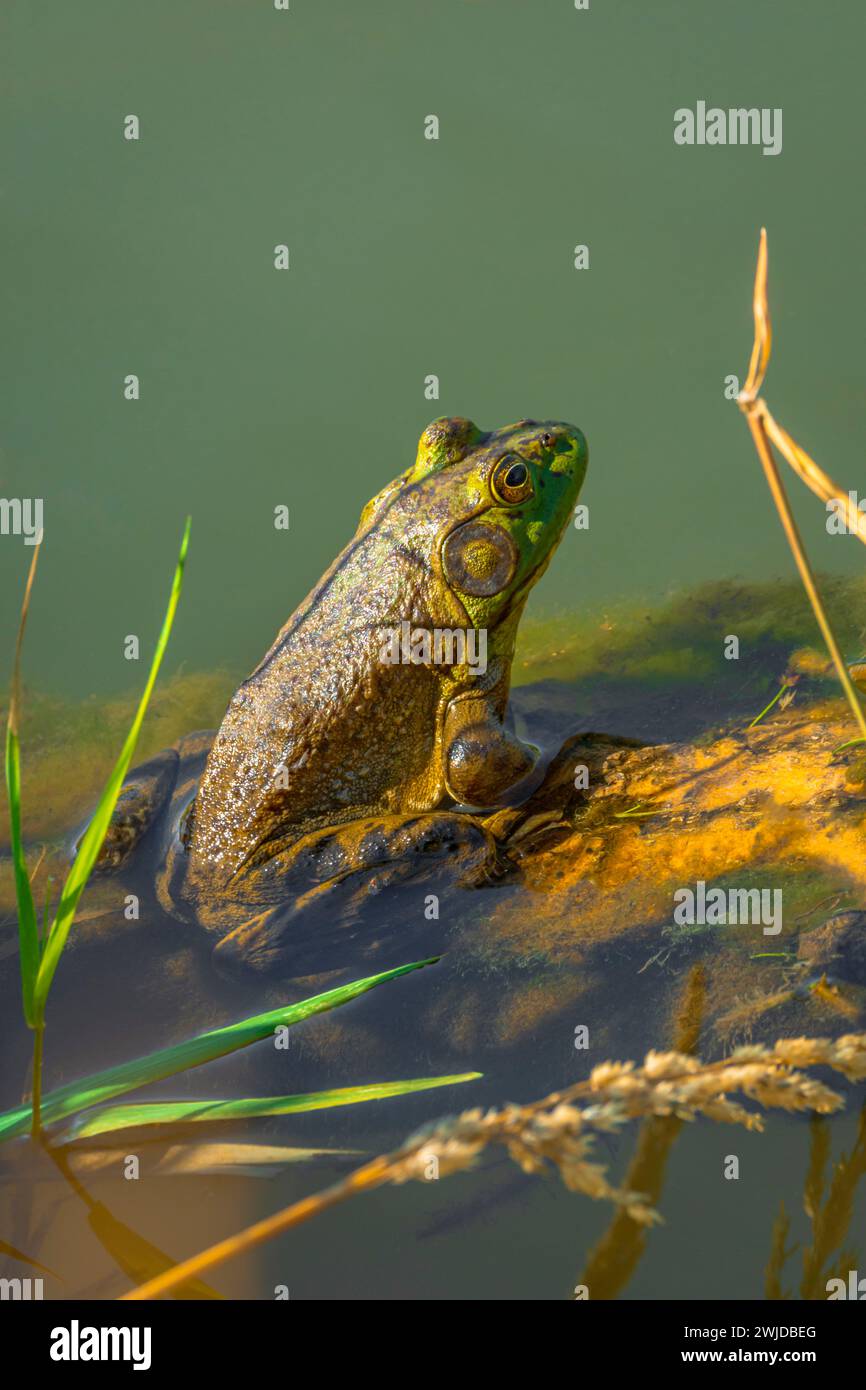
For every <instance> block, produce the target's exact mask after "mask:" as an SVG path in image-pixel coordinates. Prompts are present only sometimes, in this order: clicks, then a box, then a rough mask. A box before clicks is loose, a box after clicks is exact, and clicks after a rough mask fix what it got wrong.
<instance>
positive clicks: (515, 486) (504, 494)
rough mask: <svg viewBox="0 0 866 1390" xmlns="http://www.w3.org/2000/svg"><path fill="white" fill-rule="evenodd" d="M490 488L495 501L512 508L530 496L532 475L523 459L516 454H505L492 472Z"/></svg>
mask: <svg viewBox="0 0 866 1390" xmlns="http://www.w3.org/2000/svg"><path fill="white" fill-rule="evenodd" d="M490 488H491V491H492V493H493V496H494V497H495V498H496V499H497V501H499V502H506V503H508V505H509V506H512V507H514V506H517V504H518V503H519V502H525V501H526V499H527V497H531V496H532V493H533V483H532V474H531V473H530V471H529V469H528V468H527V466H526V464H525V463H524V462H523V459H521V458H518V457H517V455H516V454H506V455H505V458H502V459H500V460H499V462H498V463H497V465H496V467H495V468H494V470H493V477H492V478H491V479H490Z"/></svg>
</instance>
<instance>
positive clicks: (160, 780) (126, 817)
mask: <svg viewBox="0 0 866 1390" xmlns="http://www.w3.org/2000/svg"><path fill="white" fill-rule="evenodd" d="M179 762H180V758H179V755H178V752H177V750H176V749H175V748H167V749H166V750H165V751H164V752H163V753H159V754H158V755H157V757H155V758H151V759H150V761H149V762H146V763H142V764H141V766H140V767H136V768H134V769H133V770H132V772H131V773H130V774H129V776H128V777H127V779H126V781H125V782H124V784H123V786H122V787H121V789H120V795H119V797H118V798H117V805H116V806H115V808H114V812H113V814H112V817H111V820H110V821H109V823H108V830H107V831H106V833H105V839H104V840H103V842H102V848H101V849H100V851H99V855H98V857H97V860H96V868H97V870H102V871H103V872H105V871H107V870H114V869H119V868H120V867H121V865H122V864H124V863H125V861H126V860H127V859H128V857H129V855H130V854H131V852H132V851H133V850H134V849H135V847H136V846H137V845H138V844H139V843H140V842H141V841H142V840H143V839H144V837H145V835H146V834H147V832H148V831H149V830H150V828H151V826H152V825H153V824H154V822H155V821H156V820H157V818H158V817H159V816H160V814H161V813H162V811H163V810H164V809H165V807H166V806H167V805H168V802H169V800H170V798H171V795H172V792H173V791H174V784H175V781H176V779H177V770H178V765H179ZM80 843H81V836H79V837H78V839H77V840H76V843H75V850H76V851H77V850H78V846H79V845H80Z"/></svg>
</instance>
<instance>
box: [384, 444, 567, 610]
mask: <svg viewBox="0 0 866 1390" xmlns="http://www.w3.org/2000/svg"><path fill="white" fill-rule="evenodd" d="M588 457H589V454H588V449H587V444H586V440H585V438H584V436H583V434H582V433H581V431H580V430H579V429H577V428H576V427H575V426H574V425H568V424H565V423H564V422H563V421H561V420H545V421H537V420H518V422H517V423H516V424H514V425H506V426H505V427H504V428H502V429H499V430H493V431H491V432H490V433H489V434H484V433H482V431H481V430H479V429H478V427H477V425H474V424H473V423H472V421H471V420H464V419H452V420H435V421H434V422H433V424H432V425H429V426H428V427H427V429H426V430H425V431H424V433H423V434H422V436H421V441H420V445H419V448H418V457H417V459H416V461H415V465H414V467H413V468H411V469H410V470H409V471H408V473H407V474H406V475H404V477H405V483H407V484H411V483H415V484H417V485H418V486H419V491H423V492H425V493H426V492H428V491H429V493H430V494H431V496H430V501H431V503H432V502H433V500H434V498H435V508H436V510H437V511H438V512H439V514H440V516H441V517H442V524H441V525H440V526H439V527H438V529H437V537H436V547H437V552H438V553H437V556H436V557H434V563H436V562H437V560H438V568H439V570H440V572H441V575H442V578H443V580H444V582H445V583H446V584H447V585H448V587H449V588H450V589H452V590H453V591H454V593H455V594H456V595H457V597H458V598H459V599H460V600H461V602H462V603H463V606H464V607H465V609H466V611H467V613H468V615H469V617H470V619H471V621H472V623H473V624H474V625H475V626H477V627H493V626H494V625H495V624H496V623H497V622H499V621H501V619H502V618H504V617H505V616H506V615H507V614H509V613H511V612H513V611H514V610H515V608H517V607H518V606H519V605H522V603H523V601H524V599H525V598H526V596H527V594H528V592H529V590H530V589H531V588H532V586H533V584H535V583H536V582H537V580H538V579H539V578H540V577H541V575H542V574H543V573H544V571H545V569H546V568H547V566H548V564H549V562H550V558H551V556H552V554H553V552H554V550H555V549H556V547H557V545H558V544H559V541H560V539H561V538H562V535H563V532H564V531H565V528H566V526H567V525H568V520H569V517H570V516H571V514H572V512H573V511H574V507H575V504H576V502H577V498H578V494H579V492H580V488H581V484H582V483H583V479H584V475H585V473H586V466H587V461H588ZM443 503H444V505H443ZM443 513H444V515H443Z"/></svg>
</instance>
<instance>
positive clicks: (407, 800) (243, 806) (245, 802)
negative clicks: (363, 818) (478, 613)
mask: <svg viewBox="0 0 866 1390" xmlns="http://www.w3.org/2000/svg"><path fill="white" fill-rule="evenodd" d="M418 553H419V556H420V554H421V553H422V550H421V548H419V552H418ZM427 579H428V576H427V574H426V572H425V566H424V564H422V563H415V562H414V560H413V551H412V545H411V542H407V539H406V532H405V530H403V529H402V528H401V527H399V521H398V519H397V518H395V523H394V529H393V530H391V531H389V530H387V529H386V531H385V532H383V530H382V528H381V527H374V528H368V529H367V530H366V531H364V530H362V531H359V533H358V535H357V536H356V537H355V539H354V540H353V541H352V542H351V543H350V544H349V545H348V546H347V547H346V549H345V550H344V551H343V552H342V553H341V554H340V555H339V556H338V557H337V560H336V561H335V562H334V564H333V565H332V566H331V569H330V570H329V571H328V573H327V574H326V575H325V576H324V577H323V579H322V580H321V581H320V583H319V584H318V585H317V586H316V588H315V589H314V590H313V591H312V593H311V594H310V595H309V596H308V598H307V599H306V600H305V602H304V603H303V604H302V605H301V606H300V608H299V609H298V610H297V611H296V613H295V614H294V615H293V616H292V618H290V620H289V622H288V623H287V624H286V625H285V627H284V628H283V629H282V631H281V632H280V633H279V634H278V636H277V638H276V640H275V642H274V643H273V645H272V647H271V648H270V650H269V651H268V653H267V654H266V656H265V657H264V659H263V660H262V662H261V663H260V664H259V666H258V667H257V668H256V670H255V671H254V672H253V673H252V675H251V676H250V677H249V678H248V679H247V680H246V681H244V682H243V684H242V685H241V686H240V687H239V688H238V690H237V692H236V694H235V696H234V698H233V699H232V701H231V704H230V705H229V708H228V710H227V712H226V715H225V718H224V720H223V723H222V726H221V728H220V730H219V733H218V735H217V738H216V740H215V741H214V745H213V748H212V750H211V754H210V757H209V759H208V763H207V767H206V769H205V774H204V777H203V779H202V783H201V787H200V789H199V792H198V796H197V798H196V805H195V812H194V821H193V826H192V833H191V844H190V850H191V854H192V856H193V857H194V859H197V860H198V861H199V862H202V861H206V862H207V863H208V864H209V865H212V866H214V867H215V868H216V869H217V871H218V872H220V873H223V872H224V873H225V876H226V877H229V876H230V875H231V874H232V873H234V872H236V870H237V869H238V868H239V866H240V864H241V863H243V862H248V861H249V859H250V857H251V854H254V853H255V850H256V848H257V847H259V846H261V845H263V844H265V843H270V842H271V841H272V840H273V839H274V838H275V837H276V836H279V838H280V839H281V840H282V841H285V840H286V838H287V837H288V838H291V835H292V829H293V827H296V829H297V833H301V830H304V831H306V830H309V829H310V828H311V827H315V826H317V825H321V824H326V823H328V822H331V821H339V820H344V819H349V818H351V817H353V816H356V815H363V814H365V813H367V812H368V811H376V810H391V809H397V808H399V809H407V810H408V809H428V808H429V807H431V806H435V805H436V804H437V803H438V802H439V800H440V799H441V798H442V795H443V791H444V788H443V786H442V785H441V784H440V782H441V779H439V778H437V777H436V775H435V772H434V768H435V766H436V764H435V760H434V759H433V758H432V757H431V753H432V750H433V746H434V743H435V739H436V732H437V727H438V722H439V709H438V707H439V705H440V703H441V701H442V693H441V692H442V681H441V679H440V678H437V677H436V675H435V674H434V673H433V672H432V671H431V670H430V668H425V667H419V666H417V665H406V664H402V663H391V662H387V661H384V660H383V659H382V646H383V639H384V637H385V634H387V633H389V632H392V631H395V630H396V631H399V630H400V627H401V623H402V622H403V621H405V620H408V621H409V622H410V623H411V624H413V625H416V626H442V625H447V624H448V623H449V622H450V621H451V620H452V619H453V620H454V621H455V622H459V621H461V619H462V620H463V621H465V615H461V614H460V613H458V612H457V611H456V609H454V608H452V609H451V610H450V611H449V612H442V611H439V612H433V611H432V609H433V608H434V606H438V607H439V608H440V610H441V606H442V604H441V599H439V600H435V601H434V600H433V598H432V595H433V592H434V591H435V592H438V591H436V590H435V586H431V585H430V584H429V583H428V582H427Z"/></svg>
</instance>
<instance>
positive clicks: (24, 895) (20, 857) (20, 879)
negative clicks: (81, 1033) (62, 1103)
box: [6, 707, 39, 1028]
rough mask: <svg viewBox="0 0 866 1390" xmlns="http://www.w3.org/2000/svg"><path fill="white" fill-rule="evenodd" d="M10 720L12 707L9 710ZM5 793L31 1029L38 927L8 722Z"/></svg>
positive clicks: (15, 748) (13, 742)
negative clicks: (7, 801) (25, 852)
mask: <svg viewBox="0 0 866 1390" xmlns="http://www.w3.org/2000/svg"><path fill="white" fill-rule="evenodd" d="M10 721H11V707H10ZM6 794H7V796H8V798H9V826H10V842H11V846H12V864H13V868H14V873H15V896H16V898H17V900H18V963H19V969H20V973H21V1000H22V1003H23V1005H24V1017H25V1019H26V1020H27V1025H28V1027H29V1028H32V1027H33V1026H34V1024H35V1022H36V1009H35V1004H34V1000H35V996H36V976H37V974H38V971H39V927H38V925H37V921H36V907H35V905H34V902H33V891H32V889H31V887H30V876H29V874H28V872H27V860H26V859H25V857H24V845H23V842H22V839H21V756H20V751H19V746H18V735H17V734H16V733H15V732H14V731H13V729H12V727H11V723H10V724H9V725H8V726H7V729H6Z"/></svg>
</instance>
